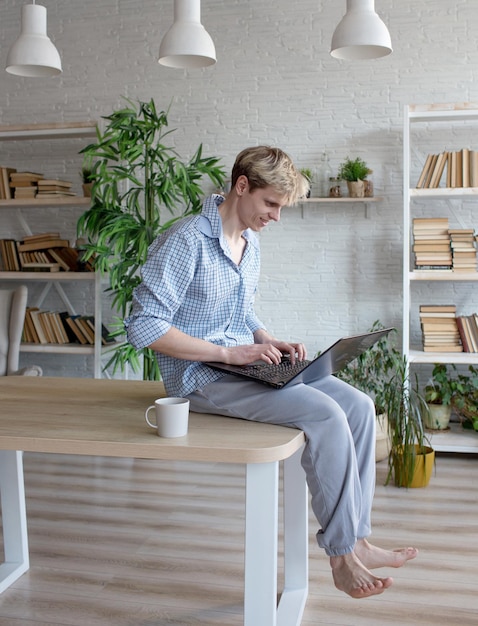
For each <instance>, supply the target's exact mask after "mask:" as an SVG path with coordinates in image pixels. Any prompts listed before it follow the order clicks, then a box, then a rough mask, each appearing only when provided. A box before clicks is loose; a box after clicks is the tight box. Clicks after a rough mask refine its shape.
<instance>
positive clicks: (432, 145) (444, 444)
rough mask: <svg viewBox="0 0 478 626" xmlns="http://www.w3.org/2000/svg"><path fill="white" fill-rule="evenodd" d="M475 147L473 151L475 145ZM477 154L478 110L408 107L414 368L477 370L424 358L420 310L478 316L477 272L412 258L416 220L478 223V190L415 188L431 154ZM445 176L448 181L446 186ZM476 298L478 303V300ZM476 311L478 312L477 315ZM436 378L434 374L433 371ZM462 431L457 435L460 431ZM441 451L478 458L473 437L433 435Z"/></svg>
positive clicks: (406, 213)
mask: <svg viewBox="0 0 478 626" xmlns="http://www.w3.org/2000/svg"><path fill="white" fill-rule="evenodd" d="M470 144H471V145H470ZM460 148H462V149H463V148H471V149H474V150H478V105H471V104H467V103H462V104H454V105H416V106H413V105H410V106H405V110H404V128H403V241H404V243H403V353H404V355H406V356H407V358H408V361H409V364H410V367H413V365H414V364H418V363H425V364H430V368H431V366H432V365H433V364H434V363H455V364H478V353H472V352H456V353H454V352H425V351H424V350H423V346H422V345H421V332H420V324H419V308H418V307H419V305H420V304H436V305H441V304H457V307H458V309H457V314H459V308H460V307H461V306H472V303H473V302H474V303H475V306H476V311H478V290H476V288H475V283H477V281H478V273H477V272H459V273H458V272H453V271H449V270H448V271H446V270H445V271H440V270H437V269H430V270H421V271H418V270H416V269H415V266H414V256H413V247H412V246H413V235H412V226H413V218H414V217H416V216H426V217H448V218H449V223H450V228H475V229H476V227H477V219H476V217H478V188H477V187H465V188H451V187H446V186H444V182H442V184H441V186H440V187H438V188H420V189H417V188H416V185H417V182H418V179H419V176H420V173H421V171H422V168H423V166H424V163H425V160H426V157H427V155H428V154H432V153H438V152H442V151H457V150H459V149H460ZM445 176H446V174H444V175H443V180H445ZM475 293H476V297H475V296H474V294H475ZM476 311H475V312H476ZM430 372H431V369H430ZM455 430H457V429H455ZM432 441H433V446H434V447H435V449H436V450H438V451H456V452H475V453H476V452H478V435H477V434H476V433H474V432H469V433H468V432H466V431H462V430H461V429H460V430H459V432H454V431H453V429H452V430H451V431H450V432H444V433H439V434H437V435H436V436H435V434H433V435H432Z"/></svg>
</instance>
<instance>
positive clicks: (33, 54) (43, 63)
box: [5, 1, 62, 77]
mask: <svg viewBox="0 0 478 626" xmlns="http://www.w3.org/2000/svg"><path fill="white" fill-rule="evenodd" d="M5 69H6V70H7V72H9V73H10V74H16V75H17V76H29V77H47V76H56V75H57V74H60V73H61V71H62V70H61V59H60V55H59V54H58V50H57V49H56V48H55V46H54V45H53V44H52V42H51V40H50V39H49V38H48V37H47V34H46V8H45V7H43V6H41V5H39V4H35V2H34V1H33V4H26V5H24V6H23V7H22V29H21V32H20V36H19V37H18V39H17V40H16V42H15V43H14V44H13V46H12V47H11V48H10V51H9V53H8V56H7V65H6V68H5Z"/></svg>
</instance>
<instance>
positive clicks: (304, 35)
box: [0, 0, 478, 376]
mask: <svg viewBox="0 0 478 626" xmlns="http://www.w3.org/2000/svg"><path fill="white" fill-rule="evenodd" d="M22 4H23V0H22V1H20V0H15V1H14V0H4V1H3V2H2V3H0V49H1V51H2V57H3V63H4V62H5V58H6V54H7V50H8V48H9V46H10V45H11V44H12V43H13V41H14V39H15V37H16V36H17V33H18V31H19V24H20V12H21V6H22ZM44 4H45V6H46V7H47V10H48V33H49V35H50V36H51V38H52V40H53V41H54V42H55V44H56V46H57V47H58V49H59V51H60V53H61V57H62V61H63V69H64V71H63V74H62V76H61V77H60V78H54V79H49V80H38V79H22V78H15V77H12V76H10V75H7V74H6V73H5V72H1V73H0V123H1V124H11V123H22V122H42V121H57V120H65V121H69V120H77V119H87V118H95V119H98V118H99V117H100V116H102V115H107V114H108V113H109V112H111V110H112V109H114V108H117V107H118V106H120V105H121V96H128V97H130V98H133V99H143V100H146V99H149V98H150V97H154V99H155V101H156V103H157V105H158V106H159V107H161V108H166V107H167V106H168V105H169V103H170V102H172V106H171V113H170V123H171V127H173V128H178V131H177V132H176V133H175V134H174V135H173V138H174V141H175V143H176V146H177V148H178V150H179V152H180V153H181V154H182V155H183V156H184V157H187V156H189V155H191V154H192V152H193V151H194V150H195V148H196V147H197V145H198V144H199V142H203V144H204V148H205V151H206V153H209V154H215V155H219V156H220V157H222V158H223V161H224V163H225V165H226V166H227V168H228V169H229V168H230V166H231V165H232V163H233V160H234V157H235V155H236V153H237V152H238V151H239V150H241V149H242V148H244V147H245V146H247V145H251V144H257V143H273V144H277V145H279V146H280V147H282V148H284V149H285V150H287V151H288V152H289V153H290V154H291V155H292V156H293V157H294V158H295V160H296V162H297V164H298V165H299V166H301V167H302V166H304V167H305V166H311V165H315V164H316V163H317V162H318V159H319V156H320V154H321V152H322V151H324V150H326V151H327V152H328V154H329V155H330V160H331V163H332V166H333V168H334V169H335V168H336V167H337V166H338V164H339V162H340V161H341V160H342V159H343V158H344V157H346V156H347V155H350V156H356V155H359V156H361V157H363V158H365V159H366V161H367V162H368V163H369V165H370V167H371V168H372V169H373V171H374V174H373V180H374V183H375V190H376V194H377V195H383V196H385V201H384V202H383V203H382V204H375V205H371V206H370V208H369V210H368V214H367V216H365V211H364V208H363V207H362V206H361V205H350V206H349V205H347V206H345V207H342V206H339V207H337V206H334V205H319V206H311V205H307V206H306V207H305V208H304V212H303V216H302V213H301V209H300V208H290V209H285V210H284V211H283V216H282V220H281V222H280V224H277V225H272V226H270V227H269V228H268V229H267V232H266V233H264V235H263V237H262V241H263V279H262V282H261V288H260V294H259V297H258V301H257V308H258V311H259V313H260V315H261V316H262V318H263V319H264V321H265V322H266V323H267V324H268V325H269V326H270V329H271V330H272V331H273V332H275V333H276V334H277V335H279V336H281V337H284V338H287V337H290V338H293V339H303V340H304V341H305V342H306V343H307V345H308V348H309V351H310V352H315V351H316V350H318V349H322V348H323V347H325V345H326V344H328V343H329V342H330V341H332V340H333V339H335V338H336V337H338V336H339V335H342V334H346V333H351V332H355V331H361V330H364V329H366V328H368V327H369V326H370V325H371V324H372V322H373V321H374V320H375V319H378V318H379V319H380V320H381V321H382V322H384V323H385V324H395V325H397V326H398V327H400V325H401V237H402V232H401V171H402V109H403V105H404V104H406V103H409V102H420V103H427V102H455V101H457V102H460V101H475V102H478V84H477V81H476V74H477V71H478V70H477V68H478V50H477V46H476V30H477V27H478V3H477V2H472V1H470V0H458V1H455V2H453V3H450V2H449V0H421V2H412V1H411V0H400V1H399V0H377V1H376V9H377V11H378V12H379V14H380V15H381V16H382V18H383V19H384V21H385V22H386V24H387V25H388V27H389V30H390V33H391V36H392V41H393V47H394V52H393V54H392V55H391V56H389V57H386V58H383V59H378V60H372V61H361V62H358V61H357V62H342V61H337V60H335V59H333V58H332V57H330V55H329V47H330V39H331V36H332V32H333V30H334V28H335V26H336V24H337V23H338V21H339V20H340V18H341V16H342V15H343V13H344V11H345V0H343V1H337V2H317V0H315V1H312V0H302V1H301V2H300V3H291V2H289V1H288V0H275V2H274V3H272V2H270V1H266V0H254V2H251V1H250V0H241V1H239V0H228V1H227V2H223V1H221V2H219V1H218V0H203V1H202V21H203V24H204V25H205V27H206V28H207V30H208V31H209V33H210V34H211V35H212V37H213V39H214V41H215V44H216V50H217V56H218V63H217V64H216V65H215V66H213V67H211V68H207V69H204V70H195V71H181V70H171V69H168V68H163V67H162V66H159V65H158V64H157V62H156V59H157V53H158V47H159V43H160V40H161V37H162V35H163V34H164V32H165V31H166V29H167V28H168V27H169V25H170V23H171V20H172V13H173V0H161V2H158V1H156V2H153V1H152V0H144V1H142V2H140V3H139V2H136V1H134V0H99V1H98V0H82V1H81V2H72V1H71V0H70V1H68V2H65V1H61V2H60V1H59V0H45V1H44ZM474 146H475V147H478V138H476V140H475V141H474ZM8 149H9V148H8V146H7V145H6V144H3V145H2V144H0V155H1V157H0V162H1V164H4V163H8V162H9V159H11V158H13V157H12V156H11V155H10V154H9V152H8ZM47 150H48V149H47ZM51 150H54V149H53V148H51ZM55 155H56V152H55ZM57 156H58V159H59V161H58V163H59V164H58V168H60V170H61V169H62V168H63V167H64V171H65V172H66V173H68V175H70V176H76V172H77V170H78V165H77V164H76V163H75V162H74V160H73V161H71V160H70V161H69V162H68V163H67V164H66V166H63V163H62V160H61V158H62V155H57ZM70 156H71V155H70ZM32 158H33V157H32ZM43 158H48V154H47V155H46V156H41V159H43ZM29 159H30V154H29V150H26V154H25V155H24V156H23V157H22V163H25V164H27V165H28V163H29ZM55 159H56V157H55ZM52 162H56V161H52ZM29 167H31V168H38V161H36V162H32V163H30V164H29ZM42 167H43V166H42ZM65 215H66V214H65V213H64V212H61V213H60V214H59V215H58V219H59V220H60V225H61V226H62V227H63V225H64V227H65V229H67V228H68V226H69V225H68V223H67V220H68V219H69V218H65ZM49 219H50V216H49V215H48V214H47V213H45V214H42V213H37V214H35V226H38V228H40V229H42V228H45V229H46V228H49V227H50V226H51V224H49V223H48V220H49ZM0 220H1V221H0V236H7V235H8V233H9V231H10V230H11V229H12V227H13V222H12V218H11V216H10V215H9V213H8V212H6V211H2V213H1V217H0ZM473 226H475V224H473ZM72 232H74V229H73V231H71V230H70V231H69V233H67V234H68V236H71V233H72ZM78 297H80V298H81V297H84V298H88V296H87V294H78ZM85 306H87V305H85ZM46 361H47V364H46V371H47V373H55V374H56V373H62V372H65V373H70V374H75V375H80V376H81V375H88V372H89V370H88V366H87V365H86V366H85V364H84V361H83V360H82V359H78V360H75V359H74V358H70V359H69V360H68V362H67V363H66V364H65V362H62V363H61V368H60V366H59V360H58V358H56V357H55V358H53V357H52V358H51V359H50V361H49V362H48V359H47V360H46ZM50 368H51V371H50Z"/></svg>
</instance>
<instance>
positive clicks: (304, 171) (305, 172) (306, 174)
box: [299, 167, 314, 198]
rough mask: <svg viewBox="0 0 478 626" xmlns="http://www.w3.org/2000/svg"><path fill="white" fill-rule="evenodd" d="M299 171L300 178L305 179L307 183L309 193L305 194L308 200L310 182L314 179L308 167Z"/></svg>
mask: <svg viewBox="0 0 478 626" xmlns="http://www.w3.org/2000/svg"><path fill="white" fill-rule="evenodd" d="M299 171H300V173H301V174H302V176H304V177H305V178H307V180H308V181H309V191H308V192H307V197H308V198H310V194H311V188H312V181H313V178H314V175H313V173H312V170H311V169H310V168H308V167H303V168H301V169H300V170H299Z"/></svg>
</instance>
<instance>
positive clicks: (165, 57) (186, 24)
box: [158, 0, 216, 69]
mask: <svg viewBox="0 0 478 626" xmlns="http://www.w3.org/2000/svg"><path fill="white" fill-rule="evenodd" d="M215 62H216V49H215V47H214V42H213V40H212V39H211V37H210V35H209V33H208V32H207V31H206V29H205V28H204V26H203V25H202V24H201V2H200V0H174V23H173V25H172V26H171V28H170V29H169V30H168V32H167V33H166V34H165V35H164V37H163V40H162V41H161V45H160V48H159V59H158V63H161V65H166V66H167V67H174V68H182V69H189V68H196V67H207V66H208V65H213V64H214V63H215Z"/></svg>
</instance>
